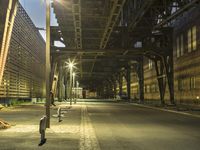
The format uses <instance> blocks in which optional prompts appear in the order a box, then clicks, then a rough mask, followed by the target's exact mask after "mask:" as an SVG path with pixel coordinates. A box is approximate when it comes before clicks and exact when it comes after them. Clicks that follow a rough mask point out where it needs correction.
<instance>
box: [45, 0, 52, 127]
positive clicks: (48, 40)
mask: <svg viewBox="0 0 200 150" xmlns="http://www.w3.org/2000/svg"><path fill="white" fill-rule="evenodd" d="M50 7H51V6H50V0H46V117H47V122H46V127H47V128H50V103H51V102H50V87H49V86H50V83H49V82H50V69H51V68H50Z"/></svg>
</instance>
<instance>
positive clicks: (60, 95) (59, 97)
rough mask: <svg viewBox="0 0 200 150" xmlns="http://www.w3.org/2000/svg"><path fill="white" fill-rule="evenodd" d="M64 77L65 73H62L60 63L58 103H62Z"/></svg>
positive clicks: (60, 64)
mask: <svg viewBox="0 0 200 150" xmlns="http://www.w3.org/2000/svg"><path fill="white" fill-rule="evenodd" d="M62 77H63V71H62V63H61V62H59V73H58V101H59V102H61V101H62V85H63V83H62V81H63V80H62Z"/></svg>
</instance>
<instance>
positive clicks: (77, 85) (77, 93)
mask: <svg viewBox="0 0 200 150" xmlns="http://www.w3.org/2000/svg"><path fill="white" fill-rule="evenodd" d="M78 88H79V82H78V81H76V97H77V98H79V90H78Z"/></svg>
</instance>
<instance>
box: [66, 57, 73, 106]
mask: <svg viewBox="0 0 200 150" xmlns="http://www.w3.org/2000/svg"><path fill="white" fill-rule="evenodd" d="M67 67H68V68H69V73H70V76H69V89H70V91H69V92H70V93H69V97H70V105H72V82H73V81H72V80H73V68H74V67H75V63H74V61H70V60H69V61H68V62H67Z"/></svg>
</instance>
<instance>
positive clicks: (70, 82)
mask: <svg viewBox="0 0 200 150" xmlns="http://www.w3.org/2000/svg"><path fill="white" fill-rule="evenodd" d="M69 73H70V77H69V89H70V94H69V97H70V105H72V76H73V63H69Z"/></svg>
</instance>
